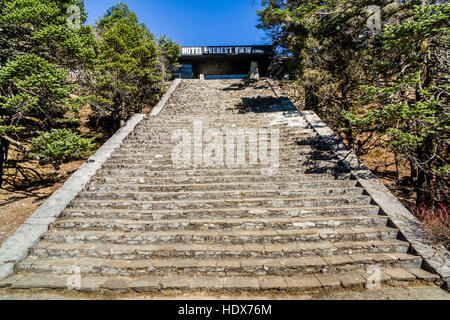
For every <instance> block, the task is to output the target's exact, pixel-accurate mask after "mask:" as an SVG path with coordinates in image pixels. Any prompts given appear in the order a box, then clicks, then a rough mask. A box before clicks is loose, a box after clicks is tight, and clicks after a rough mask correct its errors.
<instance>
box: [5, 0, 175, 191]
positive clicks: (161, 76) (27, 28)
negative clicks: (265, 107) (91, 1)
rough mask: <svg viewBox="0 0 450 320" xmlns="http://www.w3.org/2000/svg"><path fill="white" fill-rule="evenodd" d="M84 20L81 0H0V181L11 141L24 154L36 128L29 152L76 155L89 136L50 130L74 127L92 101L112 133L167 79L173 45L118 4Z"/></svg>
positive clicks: (60, 157)
mask: <svg viewBox="0 0 450 320" xmlns="http://www.w3.org/2000/svg"><path fill="white" fill-rule="evenodd" d="M78 9H79V10H78ZM78 11H79V12H78ZM78 13H79V14H78ZM86 18H87V13H86V12H85V10H84V1H82V0H58V1H56V0H0V156H1V157H0V187H1V183H2V180H1V176H2V173H3V172H2V171H3V168H4V164H5V161H6V159H7V153H8V148H9V146H10V145H11V143H13V144H14V145H16V146H17V147H18V148H19V149H20V150H21V151H22V152H23V153H25V154H26V153H27V150H28V149H29V148H27V144H29V143H30V140H31V139H32V138H33V137H35V136H36V135H37V134H38V135H39V136H38V138H35V139H34V140H32V142H31V145H32V147H33V150H34V151H33V154H32V156H33V157H39V158H40V159H41V161H43V162H52V163H54V164H55V165H59V164H60V163H61V161H66V160H69V159H75V158H79V157H82V155H84V153H83V152H82V149H83V148H85V149H86V150H88V149H89V148H90V146H91V145H90V140H83V139H82V138H81V137H79V136H77V135H76V134H72V133H70V131H64V130H61V131H58V130H59V129H63V128H66V129H67V128H73V129H76V128H77V127H78V126H79V125H80V121H79V119H77V117H78V112H79V110H80V107H81V106H83V105H86V104H89V103H92V107H93V108H92V109H93V111H94V115H93V116H94V117H97V118H99V119H103V120H105V119H106V121H103V123H104V124H106V126H107V127H108V129H110V132H111V133H112V132H114V131H115V130H116V129H117V128H118V127H119V125H120V122H121V121H123V120H126V119H127V118H128V117H130V116H131V115H132V114H133V113H134V112H139V111H141V110H142V108H143V107H150V106H152V105H154V104H155V103H156V101H157V100H158V99H159V97H160V95H161V94H162V90H163V88H165V84H164V82H165V81H167V80H169V79H170V78H171V73H170V72H169V71H170V70H169V69H170V66H171V65H176V61H177V59H178V56H179V53H180V48H179V46H178V45H177V44H176V43H174V42H173V41H172V40H170V39H169V38H167V37H162V38H161V39H155V37H154V36H153V35H152V34H151V32H150V31H149V30H148V29H147V28H146V27H145V25H143V24H140V23H139V21H138V18H137V16H136V14H135V13H134V12H132V11H130V10H129V8H128V7H127V5H126V4H124V3H119V4H117V5H115V6H113V7H111V8H110V9H109V10H108V11H107V12H106V13H105V15H104V16H103V17H102V18H101V19H99V21H97V24H96V27H90V26H85V25H84V23H85V22H86ZM78 22H79V23H78ZM54 130H56V131H54ZM38 132H39V133H38ZM42 132H48V133H46V134H44V133H42ZM12 136H13V138H14V139H13V138H12ZM64 139H67V141H64ZM39 144H41V147H39ZM77 148H78V149H77ZM25 156H27V155H25Z"/></svg>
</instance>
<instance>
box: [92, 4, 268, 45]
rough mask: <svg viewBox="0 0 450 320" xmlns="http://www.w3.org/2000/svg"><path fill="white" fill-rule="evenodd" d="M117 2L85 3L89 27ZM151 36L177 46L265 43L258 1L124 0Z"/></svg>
mask: <svg viewBox="0 0 450 320" xmlns="http://www.w3.org/2000/svg"><path fill="white" fill-rule="evenodd" d="M119 1H120V0H85V5H86V10H87V12H88V14H89V16H88V23H89V24H93V23H94V21H95V20H97V19H98V18H99V17H100V16H102V15H103V13H104V12H105V11H106V9H107V8H109V7H110V6H112V5H114V4H115V3H117V2H119ZM124 2H125V3H127V4H128V6H129V7H130V9H131V10H133V11H135V12H136V13H137V15H138V17H139V20H140V22H143V23H145V24H146V25H147V27H148V28H149V29H150V30H151V31H152V32H153V34H155V35H156V36H159V35H161V34H166V35H168V36H169V37H170V38H172V39H173V40H175V41H176V42H178V43H179V44H181V45H184V46H187V45H192V46H203V45H230V44H232V45H256V44H267V40H266V37H265V34H264V32H263V31H262V30H258V29H257V28H256V25H257V24H258V16H257V15H256V11H257V10H258V9H260V3H261V1H260V0H124Z"/></svg>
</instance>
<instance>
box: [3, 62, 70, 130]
mask: <svg viewBox="0 0 450 320" xmlns="http://www.w3.org/2000/svg"><path fill="white" fill-rule="evenodd" d="M66 77H67V74H66V72H65V71H64V70H62V69H58V68H57V66H55V65H54V64H52V63H49V62H48V61H47V60H45V59H43V58H40V57H38V56H36V55H34V54H30V55H23V56H19V57H17V58H16V59H15V60H12V61H10V62H8V63H7V64H6V65H5V66H3V67H2V68H1V69H0V110H1V114H2V115H3V117H5V118H7V119H8V120H9V124H20V123H21V121H22V120H23V119H24V118H26V117H33V118H37V119H40V120H41V121H44V120H47V123H48V124H49V125H50V124H51V123H52V122H53V120H55V119H57V118H60V117H62V116H63V115H64V113H65V109H64V103H65V100H66V99H67V98H68V96H69V94H70V92H71V91H72V89H73V88H72V86H70V85H68V84H67V81H66Z"/></svg>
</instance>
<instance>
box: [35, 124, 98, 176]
mask: <svg viewBox="0 0 450 320" xmlns="http://www.w3.org/2000/svg"><path fill="white" fill-rule="evenodd" d="M93 140H94V138H90V139H86V138H83V137H81V136H80V135H79V134H77V133H74V132H72V131H70V130H67V129H53V130H51V131H50V132H38V137H36V138H34V139H33V140H32V141H31V146H32V150H31V152H30V157H31V158H33V159H38V160H39V162H40V163H51V164H52V165H53V166H54V167H55V169H59V166H60V165H61V163H63V162H66V161H70V160H77V159H81V158H83V157H85V156H86V155H89V154H90V153H91V152H92V150H93V148H94V143H93Z"/></svg>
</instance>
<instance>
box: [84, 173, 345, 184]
mask: <svg viewBox="0 0 450 320" xmlns="http://www.w3.org/2000/svg"><path fill="white" fill-rule="evenodd" d="M167 176H168V177H166V178H164V177H163V178H161V177H155V176H149V177H143V176H137V175H136V176H134V177H130V176H120V175H117V176H113V175H110V176H105V175H103V174H102V173H101V172H98V174H97V175H96V176H94V177H93V178H92V180H91V182H92V183H93V184H96V183H97V184H98V183H100V184H112V185H114V184H121V185H129V184H157V185H165V184H170V185H172V184H183V185H198V184H211V185H213V184H220V183H227V184H235V183H243V184H248V183H264V182H267V181H268V177H267V176H263V175H237V174H236V175H229V176H202V175H198V176H195V175H189V176H183V175H177V174H172V177H170V174H167ZM339 178H346V176H343V177H339ZM330 180H333V176H332V175H330V174H301V175H292V176H287V175H274V176H270V181H271V182H273V183H283V182H286V183H289V182H299V183H304V184H305V185H306V184H309V183H312V182H318V183H320V182H322V181H324V183H325V181H330ZM336 181H346V180H342V179H340V180H336ZM324 186H326V184H324Z"/></svg>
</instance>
